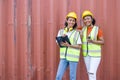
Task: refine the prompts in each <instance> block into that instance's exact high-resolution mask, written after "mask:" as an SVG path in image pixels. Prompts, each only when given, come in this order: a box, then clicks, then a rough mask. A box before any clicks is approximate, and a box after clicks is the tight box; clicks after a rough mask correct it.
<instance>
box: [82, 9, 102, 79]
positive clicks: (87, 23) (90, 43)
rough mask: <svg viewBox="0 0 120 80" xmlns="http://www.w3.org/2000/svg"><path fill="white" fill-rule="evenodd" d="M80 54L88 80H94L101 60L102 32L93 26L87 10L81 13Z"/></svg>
mask: <svg viewBox="0 0 120 80" xmlns="http://www.w3.org/2000/svg"><path fill="white" fill-rule="evenodd" d="M82 19H83V24H84V26H83V27H82V31H81V32H82V34H81V36H82V52H83V56H84V61H85V65H86V68H87V73H88V77H89V80H96V73H97V69H98V66H99V64H100V60H101V45H103V44H104V39H103V32H102V30H101V29H100V27H98V26H95V19H94V16H93V14H92V12H90V11H89V10H86V11H84V12H83V13H82Z"/></svg>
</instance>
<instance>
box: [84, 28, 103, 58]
mask: <svg viewBox="0 0 120 80" xmlns="http://www.w3.org/2000/svg"><path fill="white" fill-rule="evenodd" d="M98 29H99V28H98V27H97V26H94V27H93V28H92V31H91V32H90V34H89V35H88V36H90V38H91V39H92V40H97V34H98ZM82 30H83V37H82V42H83V43H82V51H83V56H87V55H88V56H93V57H100V56H101V45H100V44H93V43H88V42H87V27H84V28H83V29H82Z"/></svg>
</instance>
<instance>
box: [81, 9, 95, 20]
mask: <svg viewBox="0 0 120 80" xmlns="http://www.w3.org/2000/svg"><path fill="white" fill-rule="evenodd" d="M85 16H92V17H93V14H92V12H90V11H89V10H85V11H84V12H83V13H82V18H84V17H85Z"/></svg>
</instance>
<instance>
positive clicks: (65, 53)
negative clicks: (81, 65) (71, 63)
mask: <svg viewBox="0 0 120 80" xmlns="http://www.w3.org/2000/svg"><path fill="white" fill-rule="evenodd" d="M67 50H68V47H66V50H65V58H66V55H67Z"/></svg>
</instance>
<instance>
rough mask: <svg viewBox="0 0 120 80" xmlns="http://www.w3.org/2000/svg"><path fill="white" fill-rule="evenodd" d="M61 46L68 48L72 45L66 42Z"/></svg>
mask: <svg viewBox="0 0 120 80" xmlns="http://www.w3.org/2000/svg"><path fill="white" fill-rule="evenodd" d="M61 45H62V46H66V47H69V46H70V44H69V43H68V42H67V41H66V42H61Z"/></svg>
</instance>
